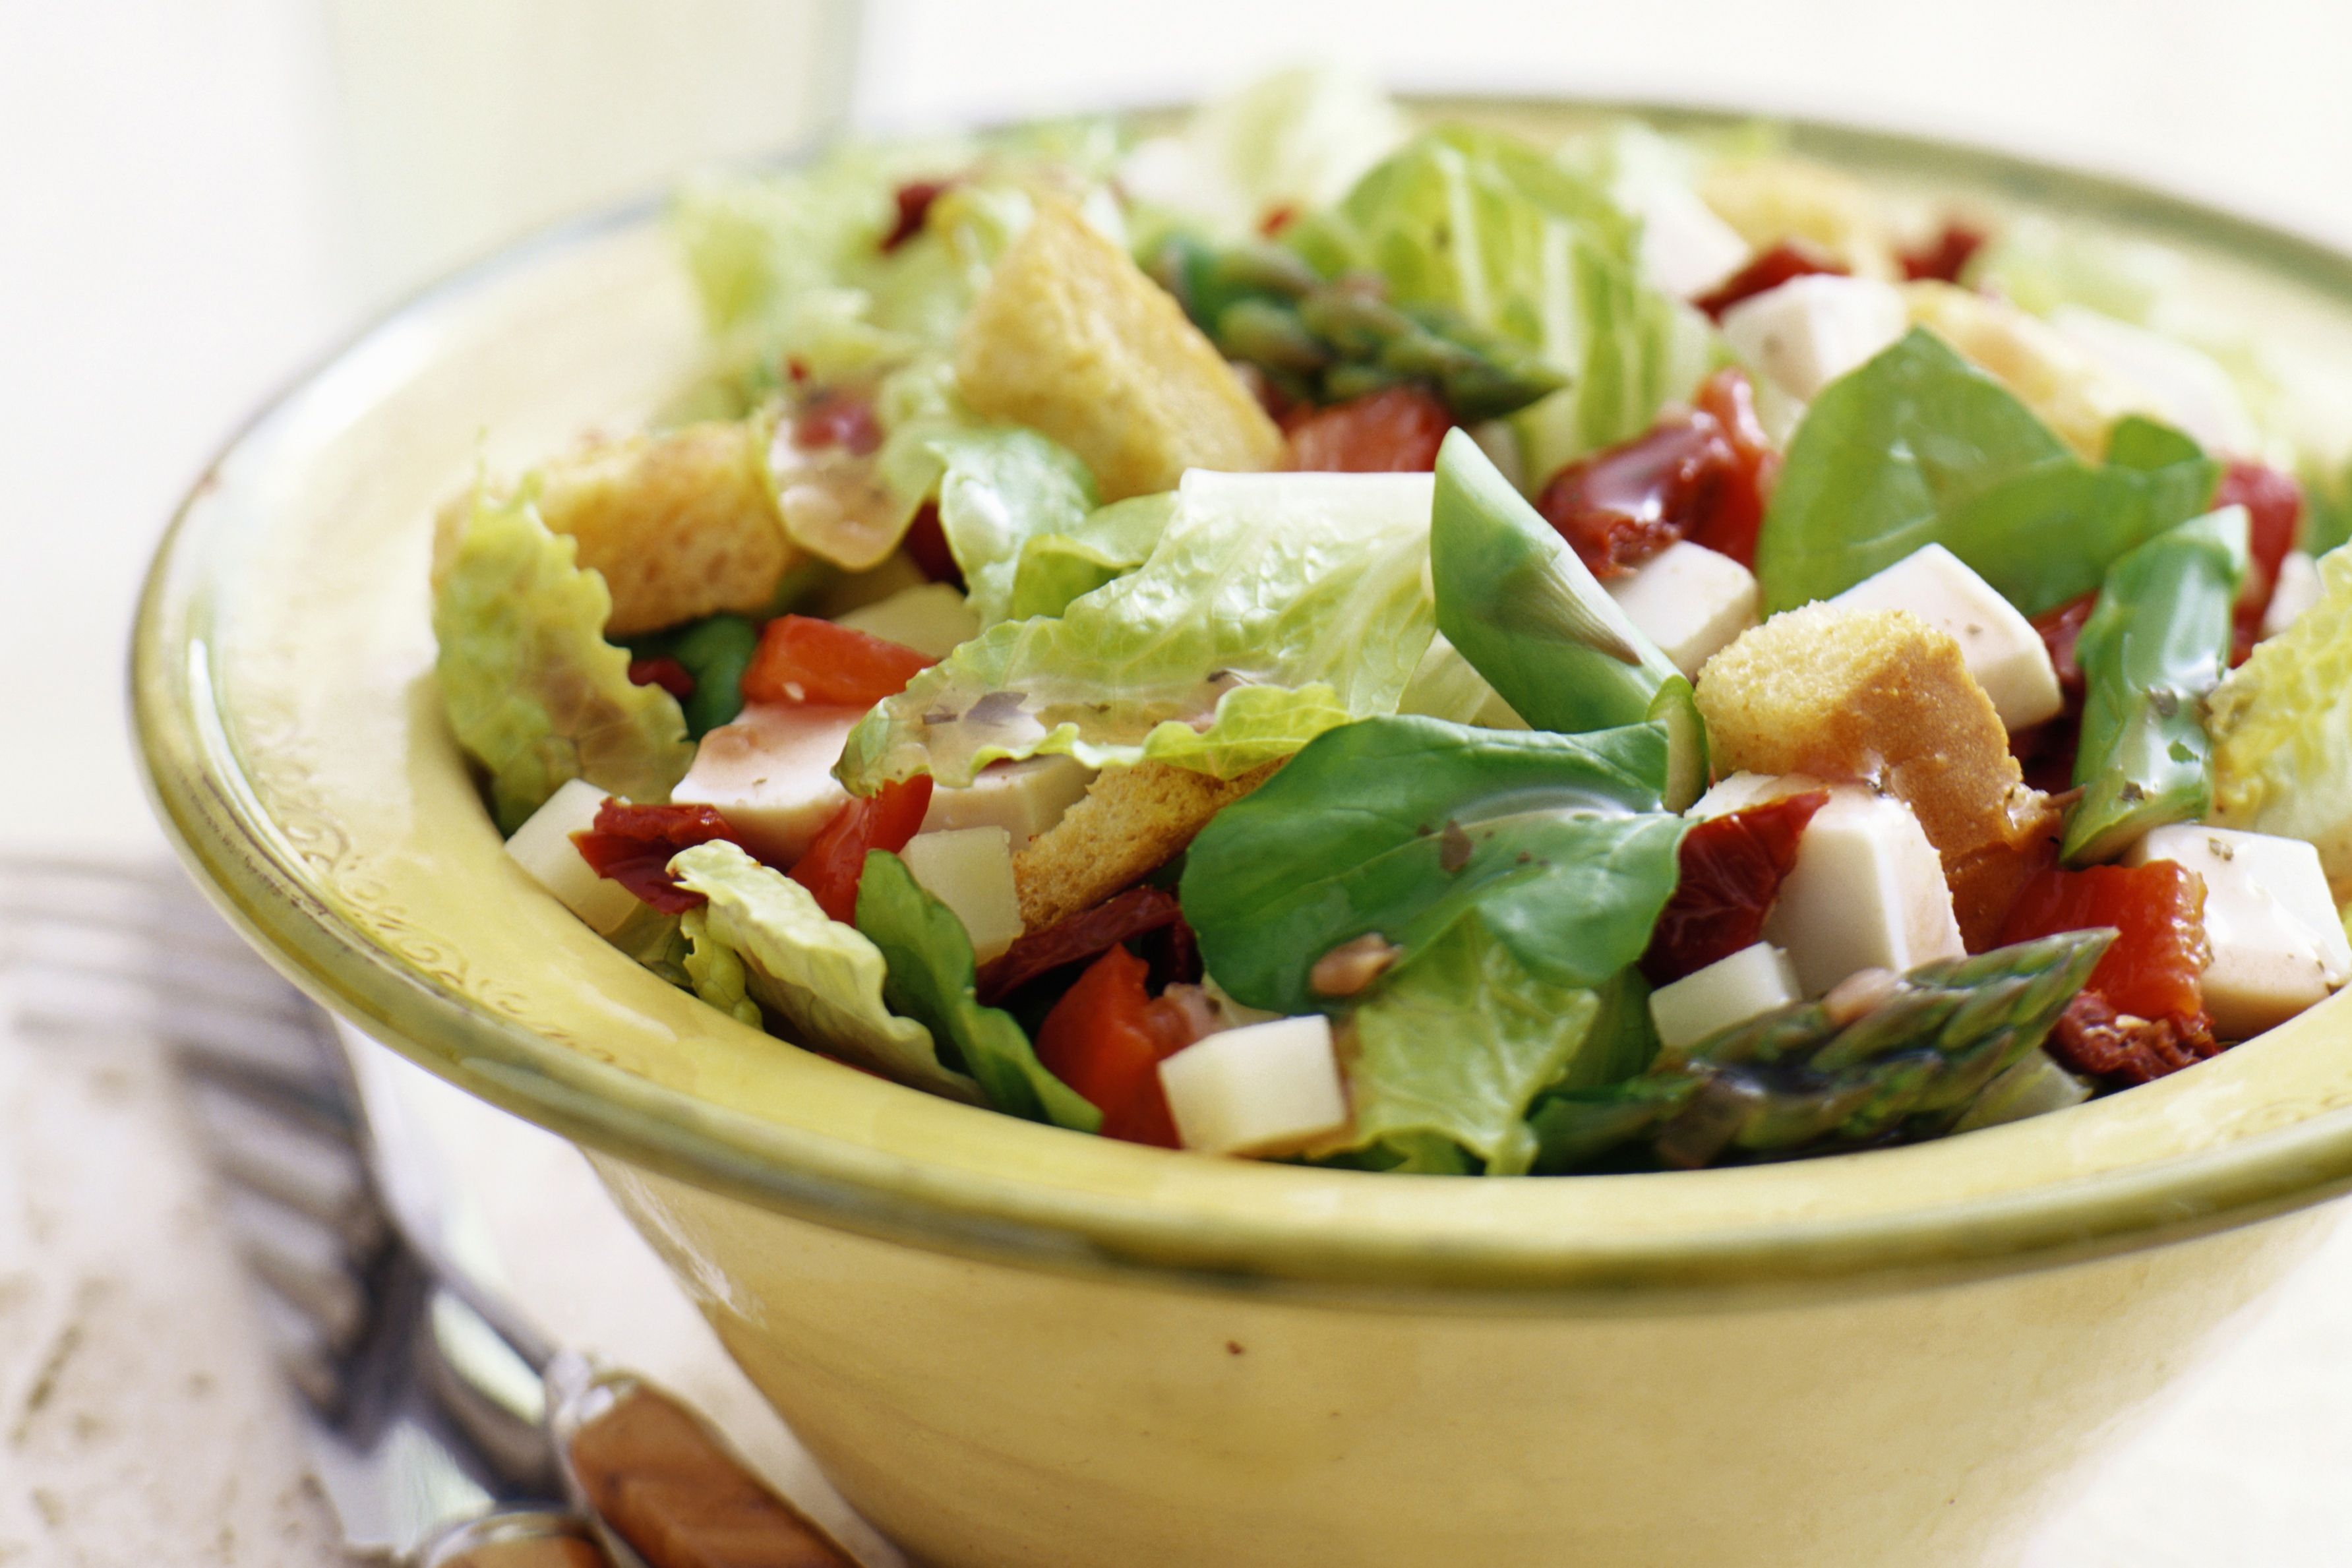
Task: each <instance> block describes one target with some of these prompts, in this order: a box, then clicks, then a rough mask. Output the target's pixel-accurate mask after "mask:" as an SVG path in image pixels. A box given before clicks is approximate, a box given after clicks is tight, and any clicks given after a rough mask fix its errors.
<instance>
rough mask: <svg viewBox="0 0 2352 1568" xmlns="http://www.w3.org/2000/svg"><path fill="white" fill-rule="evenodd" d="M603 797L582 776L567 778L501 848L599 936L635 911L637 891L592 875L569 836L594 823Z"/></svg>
mask: <svg viewBox="0 0 2352 1568" xmlns="http://www.w3.org/2000/svg"><path fill="white" fill-rule="evenodd" d="M605 799H606V796H605V794H604V791H603V790H601V789H598V788H597V787H596V786H595V785H594V784H590V783H589V782H588V781H587V780H586V779H572V780H569V781H567V782H566V783H565V784H564V785H563V787H562V789H559V790H557V791H556V792H555V793H554V794H553V795H549V796H548V797H547V799H546V800H545V802H543V803H542V804H541V806H540V808H539V809H538V810H537V811H534V812H532V813H531V814H530V819H529V820H528V821H526V822H525V823H524V824H523V825H522V826H520V827H518V828H516V829H515V830H514V837H512V838H509V839H508V840H507V853H508V854H509V855H511V856H513V857H514V858H515V864H517V865H519V866H520V867H521V868H523V869H524V870H526V871H528V872H530V874H531V878H532V879H533V880H535V881H537V882H538V883H539V885H540V886H541V887H542V888H545V889H547V890H548V891H549V892H551V893H553V894H554V895H555V897H556V899H557V900H559V901H561V902H562V905H563V907H564V908H565V909H567V910H571V911H572V913H573V914H575V915H578V916H579V917H580V918H581V919H582V920H583V921H586V922H587V923H588V926H589V928H590V929H591V930H593V931H595V932H596V934H598V935H599V936H609V935H610V934H612V932H613V931H614V930H615V929H617V928H618V927H619V925H620V923H621V922H622V921H625V920H627V919H628V918H629V917H630V916H631V915H633V914H635V913H636V911H637V896H636V895H635V893H632V892H631V891H629V889H626V888H624V887H623V886H621V884H620V883H618V882H613V881H607V880H606V879H604V878H602V877H599V876H598V875H596V873H595V870H594V869H593V868H592V867H590V866H589V864H588V862H587V861H585V860H583V859H582V858H580V847H579V846H578V845H577V844H574V843H572V835H573V834H575V833H581V832H584V831H586V830H587V829H588V828H591V827H593V826H596V813H597V811H598V810H599V809H600V808H602V807H603V805H604V801H605Z"/></svg>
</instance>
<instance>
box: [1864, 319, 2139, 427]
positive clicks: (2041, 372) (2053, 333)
mask: <svg viewBox="0 0 2352 1568" xmlns="http://www.w3.org/2000/svg"><path fill="white" fill-rule="evenodd" d="M1903 299H1904V303H1905V304H1906V305H1907V306H1908V307H1909V309H1910V311H1911V324H1912V325H1914V326H1917V327H1925V328H1927V330H1928V331H1931V332H1933V333H1935V334H1936V335H1937V337H1939V338H1941V339H1943V340H1944V341H1945V342H1948V343H1949V344H1951V345H1952V347H1953V348H1954V349H1955V350H1956V351H1958V353H1959V355H1960V357H1961V358H1963V359H1965V360H1967V361H1968V362H1969V363H1970V364H1973V365H1975V366H1976V367H1977V368H1978V369H1979V370H1980V371H1983V372H1984V373H1985V374H1987V375H1989V376H1991V377H1992V378H1993V379H1994V380H1995V381H1998V382H2000V384H2002V385H2003V386H2005V387H2007V388H2009V390H2010V391H2011V392H2012V393H2014V394H2015V395H2016V396H2017V400H2018V401H2019V402H2020V403H2022V404H2024V405H2026V406H2027V407H2028V408H2031V409H2032V410H2033V412H2034V413H2035V414H2037V415H2039V416H2041V417H2042V423H2043V424H2045V425H2047V426H2050V428H2051V429H2052V430H2053V431H2055V432H2056V433H2057V435H2058V438H2059V439H2060V440H2062V441H2063V442H2065V443H2066V445H2068V446H2069V447H2073V448H2074V451H2075V454H2076V455H2077V456H2079V457H2081V458H2084V460H2085V461H2088V462H2094V463H2095V462H2097V461H2099V460H2100V459H2101V458H2105V456H2106V452H2107V432H2108V431H2109V430H2111V429H2113V428H2114V426H2115V423H2116V420H2118V419H2120V418H2122V417H2123V416H2125V415H2126V414H2128V413H2130V412H2131V411H2132V410H2133V409H2134V408H2136V407H2137V408H2141V409H2144V410H2145V409H2148V408H2149V407H2150V405H2149V402H2148V399H2147V397H2146V396H2145V395H2143V394H2142V393H2141V392H2140V390H2139V389H2138V388H2137V387H2136V386H2134V385H2133V384H2131V383H2130V382H2128V381H2126V380H2125V379H2124V378H2123V377H2121V376H2119V375H2117V374H2116V373H2115V372H2113V371H2111V370H2109V369H2107V368H2106V367H2105V365H2103V364H2101V363H2099V362H2098V361H2097V360H2095V359H2093V358H2092V357H2091V355H2090V354H2089V353H2086V352H2084V350H2083V349H2081V348H2079V347H2077V346H2076V345H2075V344H2074V342H2070V341H2068V340H2067V339H2066V338H2065V337H2064V336H2063V335H2062V334H2061V333H2060V332H2059V331H2058V330H2057V329H2056V328H2054V327H2053V326H2051V325H2050V324H2049V323H2048V322H2046V321H2041V320H2040V319H2038V318H2036V317H2033V316H2029V315H2027V314H2026V313H2025V312H2024V311H2023V310H2019V309H2018V308H2017V307H2016V306H2014V305H2012V304H2011V303H2010V302H2009V301H2008V300H1995V299H1990V298H1989V297H1987V296H1985V295H1982V294H1979V293H1978V292H1976V291H1975V290H1974V289H1962V288H1958V287H1957V286H1956V285H1953V284H1950V283H1938V282H1935V281H1933V280H1932V279H1927V280H1922V281H1920V282H1916V283H1906V284H1905V285H1904V286H1903Z"/></svg>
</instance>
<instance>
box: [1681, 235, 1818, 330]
mask: <svg viewBox="0 0 2352 1568" xmlns="http://www.w3.org/2000/svg"><path fill="white" fill-rule="evenodd" d="M1845 270H1846V269H1845V268H1843V267H1841V266H1840V265H1838V263H1837V262H1836V261H1834V260H1833V259H1832V258H1830V257H1829V256H1828V255H1827V254H1825V253H1824V252H1822V251H1820V250H1817V249H1815V248H1814V247H1811V246H1810V245H1808V244H1806V243H1805V242H1804V241H1803V240H1801V239H1784V240H1782V241H1781V242H1780V244H1778V245H1776V246H1774V247H1772V248H1771V249H1769V250H1767V251H1764V252H1762V253H1761V254H1760V255H1759V256H1758V257H1757V258H1756V259H1755V260H1753V261H1750V262H1749V263H1748V265H1747V266H1745V267H1743V268H1740V269H1739V270H1738V271H1737V272H1735V273H1733V274H1732V275H1731V276H1730V277H1728V278H1727V279H1724V280H1723V281H1722V282H1720V283H1718V284H1717V285H1716V286H1715V287H1714V288H1713V289H1710V290H1708V291H1707V292H1706V293H1704V294H1702V295H1700V296H1699V297H1698V298H1697V299H1696V300H1692V301H1691V303H1692V304H1694V305H1696V306H1697V307H1698V308H1699V309H1700V310H1705V311H1706V313H1707V314H1708V315H1709V316H1711V317H1713V318H1714V319H1715V320H1716V321H1721V320H1723V313H1724V312H1725V311H1726V310H1730V309H1731V307H1733V306H1734V305H1737V304H1738V303H1739V302H1740V301H1741V300H1752V299H1754V298H1755V297H1756V296H1757V295H1759V294H1766V293H1769V292H1770V291H1771V290H1773V289H1778V288H1779V287H1780V285H1781V284H1783V283H1786V282H1788V281H1789V280H1790V279H1795V278H1810V277H1814V276H1816V275H1819V274H1822V273H1830V274H1834V275H1836V276H1838V277H1841V278H1842V277H1843V276H1845Z"/></svg>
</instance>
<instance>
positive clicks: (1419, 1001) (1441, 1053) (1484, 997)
mask: <svg viewBox="0 0 2352 1568" xmlns="http://www.w3.org/2000/svg"><path fill="white" fill-rule="evenodd" d="M1600 1012H1601V1003H1600V998H1599V997H1598V996H1596V995H1595V994H1594V993H1592V992H1591V991H1590V990H1582V989H1577V988H1573V987H1570V986H1564V985H1555V984H1550V983H1549V982H1547V981H1544V980H1541V979H1538V977H1537V976H1536V975H1534V974H1532V973H1528V970H1527V969H1526V967H1525V966H1523V965H1522V964H1521V963H1519V961H1518V960H1517V958H1516V957H1514V956H1513V955H1512V952H1511V950H1510V949H1509V948H1508V947H1507V946H1506V945H1505V944H1504V943H1502V942H1499V941H1497V940H1496V938H1495V937H1494V935H1493V934H1492V933H1490V932H1489V931H1487V930H1486V924H1485V922H1484V921H1480V920H1478V919H1475V918H1473V919H1470V920H1466V921H1457V922H1455V924H1454V926H1452V927H1451V928H1450V929H1449V930H1448V931H1446V933H1445V934H1444V936H1442V937H1440V938H1438V939H1437V941H1435V942H1432V943H1431V944H1430V945H1429V946H1428V947H1427V948H1425V949H1423V951H1422V952H1418V953H1416V954H1414V955H1413V957H1412V959H1411V960H1410V961H1409V962H1407V963H1404V964H1402V966H1400V967H1399V968H1398V969H1397V970H1396V971H1395V972H1394V973H1391V975H1390V976H1389V977H1388V978H1387V980H1386V981H1385V982H1384V983H1383V984H1381V988H1380V990H1379V991H1378V992H1377V993H1376V994H1374V995H1373V997H1372V999H1371V1000H1370V1001H1369V1002H1367V1003H1365V1004H1364V1005H1363V1006H1361V1007H1360V1008H1358V1009H1357V1010H1356V1015H1355V1019H1354V1030H1355V1037H1356V1047H1357V1055H1356V1059H1355V1062H1354V1065H1353V1068H1351V1070H1350V1071H1349V1083H1348V1087H1349V1098H1350V1099H1351V1100H1352V1101H1353V1102H1354V1105H1355V1127H1356V1132H1357V1134H1358V1135H1359V1136H1360V1138H1362V1139H1363V1140H1364V1141H1365V1142H1384V1141H1391V1140H1395V1141H1398V1142H1402V1141H1404V1140H1405V1139H1406V1138H1407V1137H1408V1135H1410V1134H1412V1133H1435V1134H1437V1135H1439V1136H1441V1137H1444V1138H1446V1139H1448V1140H1450V1141H1452V1142H1454V1143H1457V1144H1459V1145H1461V1146H1462V1147H1463V1148H1465V1149H1466V1150H1468V1151H1469V1152H1471V1153H1473V1154H1475V1155H1477V1156H1478V1158H1479V1159H1481V1160H1483V1161H1485V1162H1486V1173H1487V1174H1488V1175H1490V1176H1515V1175H1523V1174H1525V1173H1526V1172H1527V1170H1528V1166H1529V1165H1530V1164H1532V1163H1534V1161H1535V1156H1536V1137H1535V1133H1534V1132H1533V1131H1530V1130H1529V1128H1528V1123H1527V1113H1528V1104H1529V1103H1530V1102H1531V1101H1532V1100H1534V1099H1535V1097H1536V1096H1537V1095H1538V1093H1539V1092H1541V1091H1542V1090H1543V1089H1545V1088H1546V1087H1548V1086H1549V1085H1550V1084H1552V1083H1553V1082H1555V1081H1556V1080H1557V1079H1559V1077H1560V1075H1561V1074H1562V1073H1564V1072H1566V1071H1567V1070H1568V1068H1569V1066H1570V1062H1571V1061H1572V1060H1573V1059H1574V1058H1575V1057H1576V1055H1577V1053H1578V1051H1579V1049H1580V1047H1582V1046H1583V1045H1584V1043H1585V1041H1586V1039H1587V1038H1588V1037H1590V1036H1591V1033H1592V1024H1593V1020H1594V1019H1595V1017H1596V1016H1598V1015H1599V1014H1600Z"/></svg>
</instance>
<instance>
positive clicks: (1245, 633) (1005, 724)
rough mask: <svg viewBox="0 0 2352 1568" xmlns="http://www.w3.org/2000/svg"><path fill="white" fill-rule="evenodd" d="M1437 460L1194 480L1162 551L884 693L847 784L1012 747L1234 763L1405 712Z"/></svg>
mask: <svg viewBox="0 0 2352 1568" xmlns="http://www.w3.org/2000/svg"><path fill="white" fill-rule="evenodd" d="M1431 494H1432V479H1431V477H1430V476H1429V475H1426V474H1218V473H1208V472H1204V471H1201V470H1194V471H1193V472H1192V473H1188V474H1186V475H1185V476H1184V480H1183V483H1182V485H1181V487H1180V488H1179V489H1178V491H1177V500H1176V504H1175V507H1174V510H1173V511H1172V512H1171V515H1170V516H1169V518H1168V520H1167V522H1166V525H1165V528H1164V530H1163V531H1161V533H1160V537H1159V539H1158V541H1157V542H1156V543H1155V544H1154V545H1153V547H1152V550H1151V552H1150V556H1149V558H1148V559H1146V560H1145V561H1144V562H1143V563H1142V564H1141V565H1140V566H1139V567H1137V568H1136V569H1135V570H1134V571H1132V572H1130V573H1128V574H1126V575H1124V576H1120V577H1118V578H1116V579H1114V580H1113V581H1111V582H1109V583H1108V584H1104V585H1103V586H1102V587H1100V588H1097V589H1096V590H1094V591H1093V592H1092V593H1089V594H1086V595H1083V596H1081V597H1079V598H1077V599H1076V600H1074V601H1072V602H1071V604H1070V605H1069V606H1068V608H1067V609H1066V611H1065V612H1064V613H1063V614H1062V615H1060V616H1040V617H1037V618H1034V619H1031V620H1025V621H1008V622H1005V623H1003V624H1002V625H1000V626H994V627H992V628H991V629H990V630H988V631H987V632H984V633H982V635H981V636H980V637H976V638H974V639H973V640H971V642H968V643H966V644H964V645H963V646H962V647H960V648H958V649H956V651H955V652H954V653H953V654H951V655H950V656H949V657H948V658H945V659H943V660H941V661H940V663H939V664H937V665H934V666H933V667H932V668H929V669H927V670H925V671H924V672H923V673H922V674H920V675H919V676H917V677H916V678H915V679H914V680H913V681H911V682H909V683H908V687H907V689H906V690H905V691H903V692H901V693H900V694H899V695H898V696H896V697H893V698H890V699H888V700H885V701H884V702H882V703H880V704H879V705H877V707H876V708H875V709H874V710H873V711H872V712H870V713H868V714H867V715H866V718H865V719H864V721H861V722H860V723H859V724H858V726H857V728H856V730H854V731H851V733H850V737H849V742H848V745H847V747H846V748H845V751H844V752H843V756H842V760H841V764H840V766H839V768H838V769H837V770H836V771H837V773H838V774H839V776H840V778H841V779H842V781H843V782H844V783H845V784H847V785H848V786H849V787H850V788H851V789H852V790H853V791H856V792H857V793H860V794H871V793H872V792H873V791H875V790H877V789H878V788H880V787H881V786H882V784H885V783H887V782H888V781H890V780H892V779H903V778H909V777H912V776H913V775H915V774H917V773H929V774H931V775H932V776H933V777H934V778H936V779H937V780H938V781H939V782H940V784H942V785H944V786H946V787H948V788H950V789H954V788H961V787H963V786H964V785H967V784H970V783H971V780H972V776H973V775H974V774H975V773H977V772H978V771H979V770H980V769H981V768H982V767H984V766H985V765H987V764H988V763H991V762H993V761H995V760H997V759H999V758H1003V757H1025V756H1031V755H1034V754H1037V753H1040V752H1064V753H1067V754H1068V755H1070V756H1074V757H1076V758H1077V759H1078V760H1079V761H1080V762H1082V763H1086V764H1087V766H1089V767H1107V766H1124V765H1129V764H1132V763H1139V762H1143V761H1146V760H1158V761H1164V762H1169V763H1176V764H1177V765H1179V766H1182V767H1188V768H1192V769H1194V770H1196V771H1199V772H1202V773H1214V774H1216V775H1218V776H1219V777H1222V778H1233V777H1235V776H1237V775H1239V774H1241V773H1246V772H1248V771H1249V770H1250V769H1252V768H1255V767H1256V766H1258V765H1260V764H1261V763H1267V762H1272V761H1274V760H1276V758H1280V757H1286V756H1288V755H1289V754H1290V753H1291V752H1296V751H1297V750H1298V748H1299V747H1301V746H1303V745H1305V744H1306V743H1307V742H1308V741H1310V740H1312V739H1314V738H1315V737H1316V736H1317V735H1318V734H1320V733H1322V732H1323V731H1326V730H1328V729H1330V728H1331V727H1332V726H1334V725H1336V724H1342V723H1345V722H1347V721H1349V720H1350V719H1360V718H1365V717H1369V716H1370V715H1374V714H1380V713H1391V712H1394V711H1395V710H1396V704H1397V700H1398V698H1399V696H1400V695H1401V694H1402V692H1403V690H1404V689H1405V685H1406V683H1407V681H1408V680H1409V679H1411V678H1412V672H1413V669H1414V668H1415V667H1416V666H1417V665H1418V664H1419V663H1420V661H1421V658H1422V655H1423V653H1424V652H1425V651H1426V650H1427V648H1428V647H1429V639H1430V636H1431V633H1432V630H1433V621H1432V612H1431V608H1430V598H1429V590H1428V585H1427V581H1426V577H1427V573H1426V568H1427V564H1428V559H1429V512H1430V498H1431Z"/></svg>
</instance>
